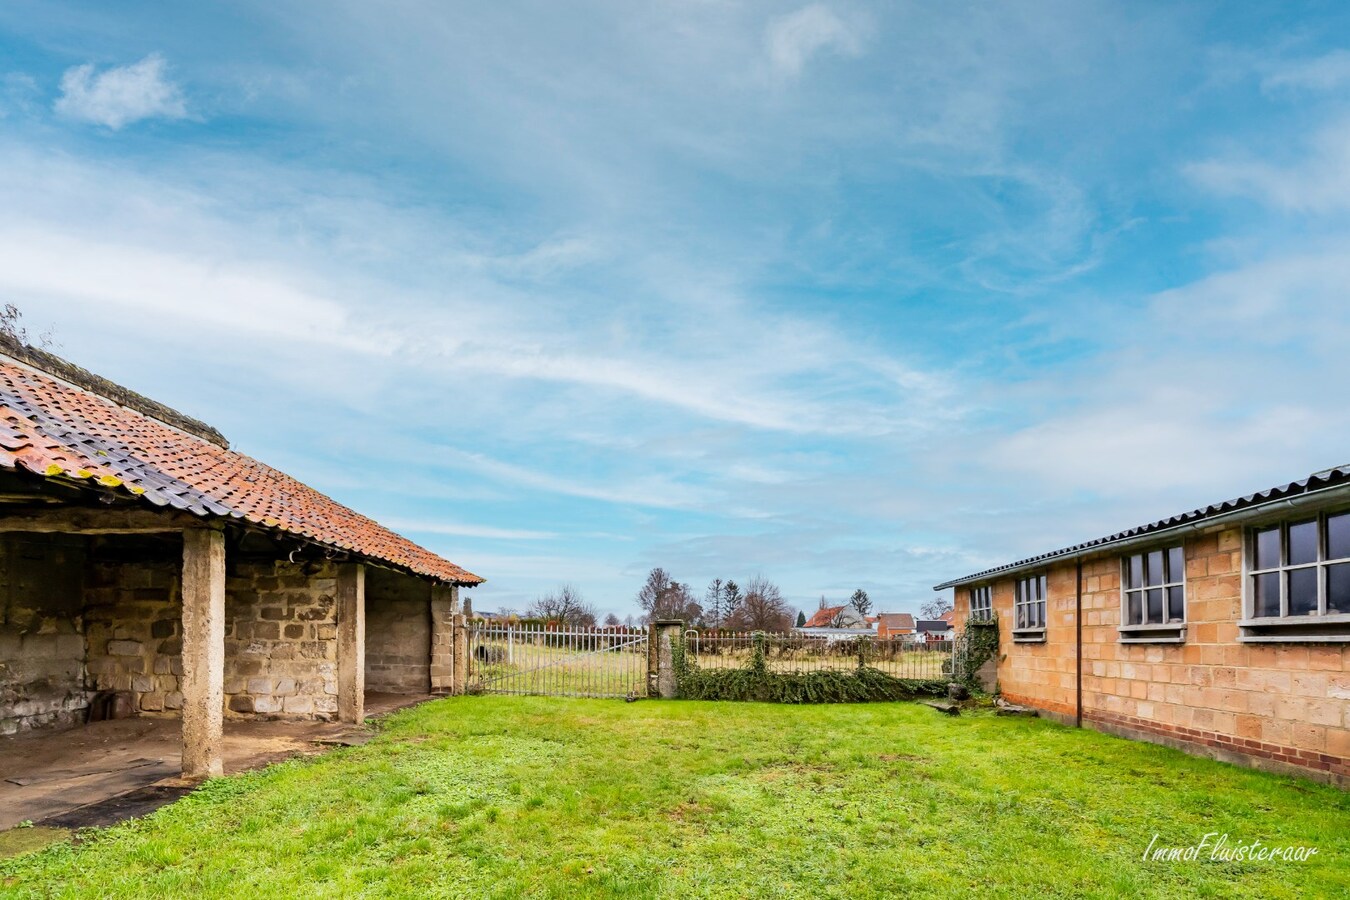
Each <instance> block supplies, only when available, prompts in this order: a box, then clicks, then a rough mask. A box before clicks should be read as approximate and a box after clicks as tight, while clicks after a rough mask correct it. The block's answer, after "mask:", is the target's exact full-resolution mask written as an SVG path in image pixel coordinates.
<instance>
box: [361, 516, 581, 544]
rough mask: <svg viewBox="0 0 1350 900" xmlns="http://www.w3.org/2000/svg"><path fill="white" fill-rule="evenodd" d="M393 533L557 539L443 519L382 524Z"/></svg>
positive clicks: (550, 534)
mask: <svg viewBox="0 0 1350 900" xmlns="http://www.w3.org/2000/svg"><path fill="white" fill-rule="evenodd" d="M384 524H385V525H388V526H389V527H390V528H392V529H394V530H395V531H399V532H402V533H404V534H408V535H412V536H414V537H415V536H417V535H422V534H440V535H448V536H450V537H471V538H484V539H487V540H494V541H547V540H552V539H553V538H556V537H558V534H557V532H554V531H530V530H529V529H525V528H494V527H493V526H491V525H471V524H465V523H461V522H449V521H446V520H444V519H434V520H431V521H419V520H416V519H388V520H386V521H385V523H384Z"/></svg>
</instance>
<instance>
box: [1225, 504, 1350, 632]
mask: <svg viewBox="0 0 1350 900" xmlns="http://www.w3.org/2000/svg"><path fill="white" fill-rule="evenodd" d="M1344 515H1350V510H1345V509H1338V510H1331V511H1323V512H1316V513H1308V514H1305V515H1291V516H1286V517H1285V518H1283V519H1279V520H1277V521H1271V522H1263V523H1260V524H1257V525H1252V526H1250V527H1249V528H1247V529H1246V532H1245V534H1244V535H1243V542H1242V544H1243V546H1242V615H1243V617H1242V619H1241V621H1239V622H1238V628H1239V637H1238V640H1240V641H1243V642H1245V643H1295V642H1297V643H1350V612H1343V613H1328V612H1327V577H1328V572H1329V571H1330V569H1331V567H1332V566H1335V565H1344V564H1350V556H1338V557H1334V558H1333V557H1330V556H1328V544H1327V521H1328V520H1329V519H1334V518H1338V517H1340V516H1344ZM1306 522H1316V524H1317V558H1316V559H1315V560H1313V561H1312V562H1307V563H1295V564H1293V565H1291V564H1289V562H1288V560H1289V528H1290V526H1292V525H1301V524H1304V523H1306ZM1276 528H1278V529H1279V534H1280V554H1279V557H1280V558H1279V561H1278V563H1277V564H1276V565H1274V566H1267V567H1266V568H1263V569H1258V568H1256V536H1257V534H1258V533H1260V532H1265V531H1270V530H1272V529H1276ZM1309 569H1311V570H1313V571H1316V572H1317V610H1316V611H1315V612H1312V613H1305V614H1301V615H1290V614H1289V573H1291V572H1297V571H1303V570H1309ZM1262 575H1278V576H1279V582H1280V613H1279V615H1276V616H1258V615H1257V614H1256V579H1257V577H1259V576H1262Z"/></svg>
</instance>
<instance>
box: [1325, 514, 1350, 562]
mask: <svg viewBox="0 0 1350 900" xmlns="http://www.w3.org/2000/svg"><path fill="white" fill-rule="evenodd" d="M1346 558H1350V513H1345V514H1344V515H1340V516H1329V517H1328V518H1327V559H1346Z"/></svg>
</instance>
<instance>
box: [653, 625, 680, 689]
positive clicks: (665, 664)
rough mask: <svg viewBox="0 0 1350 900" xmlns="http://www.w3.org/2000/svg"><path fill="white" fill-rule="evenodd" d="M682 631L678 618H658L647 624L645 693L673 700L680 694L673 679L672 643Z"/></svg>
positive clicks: (673, 652) (673, 655)
mask: <svg viewBox="0 0 1350 900" xmlns="http://www.w3.org/2000/svg"><path fill="white" fill-rule="evenodd" d="M683 633H684V622H682V621H681V620H679V619H659V620H657V621H655V622H653V623H652V624H651V625H650V626H649V631H648V635H647V695H648V696H649V697H656V698H657V699H658V700H673V699H675V698H676V697H678V696H679V694H680V688H679V684H678V682H677V681H676V679H675V651H674V647H673V644H674V642H675V641H677V640H679V639H680V636H681V635H682V634H683Z"/></svg>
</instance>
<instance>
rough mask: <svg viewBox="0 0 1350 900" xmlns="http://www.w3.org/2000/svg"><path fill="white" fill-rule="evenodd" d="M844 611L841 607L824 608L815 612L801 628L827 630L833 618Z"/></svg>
mask: <svg viewBox="0 0 1350 900" xmlns="http://www.w3.org/2000/svg"><path fill="white" fill-rule="evenodd" d="M843 611H844V607H842V606H825V607H822V608H820V609H818V610H816V613H815V615H813V616H812V617H811V618H809V619H807V620H806V624H805V625H803V626H801V627H802V628H828V627H829V626H830V623H831V622H833V621H834V617H835V616H837V615H839V614H840V613H841V612H843Z"/></svg>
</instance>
